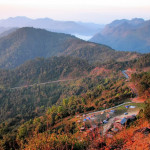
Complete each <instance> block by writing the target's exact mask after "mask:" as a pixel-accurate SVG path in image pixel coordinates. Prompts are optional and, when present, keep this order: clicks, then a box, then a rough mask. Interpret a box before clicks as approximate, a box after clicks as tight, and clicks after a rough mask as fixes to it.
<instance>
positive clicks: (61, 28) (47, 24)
mask: <svg viewBox="0 0 150 150" xmlns="http://www.w3.org/2000/svg"><path fill="white" fill-rule="evenodd" d="M0 27H3V28H16V27H18V28H21V27H34V28H41V29H46V30H48V31H53V32H59V33H67V34H73V35H74V34H79V35H86V36H89V35H90V36H91V35H94V34H95V33H96V32H98V30H100V29H101V28H103V27H104V25H99V24H95V23H84V22H75V21H57V20H53V19H50V18H38V19H31V18H27V17H14V18H12V17H10V18H8V19H2V20H0Z"/></svg>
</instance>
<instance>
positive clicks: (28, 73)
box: [0, 56, 92, 88]
mask: <svg viewBox="0 0 150 150" xmlns="http://www.w3.org/2000/svg"><path fill="white" fill-rule="evenodd" d="M91 69H92V66H91V65H89V64H88V63H87V62H86V61H84V60H81V59H78V58H72V57H69V56H68V57H63V56H62V57H52V58H49V59H44V58H36V59H34V60H31V61H28V62H26V63H25V64H23V65H21V66H19V67H17V68H16V69H14V70H3V69H1V70H0V86H1V88H2V87H3V88H4V87H5V88H9V87H16V86H24V85H30V84H38V83H42V82H48V81H54V80H59V79H70V78H71V79H74V78H77V77H82V76H86V75H88V72H89V71H90V70H91Z"/></svg>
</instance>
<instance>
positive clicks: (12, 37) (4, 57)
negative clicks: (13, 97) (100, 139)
mask: <svg viewBox="0 0 150 150" xmlns="http://www.w3.org/2000/svg"><path fill="white" fill-rule="evenodd" d="M51 56H73V57H78V58H81V59H85V60H87V61H88V62H90V63H92V62H100V63H104V62H107V61H110V60H116V61H121V60H122V61H125V60H130V59H133V58H136V57H137V56H139V54H137V53H130V52H119V51H115V50H113V49H111V48H110V47H108V46H105V45H99V44H95V43H91V42H86V41H83V40H80V39H78V38H76V37H74V36H71V35H67V34H63V33H54V32H49V31H47V30H43V29H35V28H32V27H24V28H20V29H17V30H15V31H14V32H12V33H10V34H8V35H7V36H4V37H2V38H0V67H1V68H14V67H17V66H19V65H21V64H23V63H24V62H25V61H27V60H31V59H34V58H37V57H44V58H48V57H51Z"/></svg>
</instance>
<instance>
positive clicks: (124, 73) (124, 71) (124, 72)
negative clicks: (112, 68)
mask: <svg viewBox="0 0 150 150" xmlns="http://www.w3.org/2000/svg"><path fill="white" fill-rule="evenodd" d="M122 73H123V75H124V76H125V77H126V78H127V79H129V76H128V75H127V74H126V70H123V71H122Z"/></svg>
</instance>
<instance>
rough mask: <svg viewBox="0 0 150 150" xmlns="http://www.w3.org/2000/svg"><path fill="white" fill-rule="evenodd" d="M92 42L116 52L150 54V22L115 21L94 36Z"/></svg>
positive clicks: (140, 20) (141, 20)
mask: <svg viewBox="0 0 150 150" xmlns="http://www.w3.org/2000/svg"><path fill="white" fill-rule="evenodd" d="M90 41H92V42H95V43H100V44H105V45H108V46H110V47H112V48H114V49H116V50H121V51H136V52H140V53H148V52H150V21H149V20H148V21H145V20H143V19H140V18H135V19H132V20H126V19H123V20H115V21H113V22H112V23H110V24H108V25H106V26H105V28H104V29H103V30H102V31H100V32H99V33H97V34H96V35H95V36H93V37H92V38H91V39H90Z"/></svg>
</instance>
